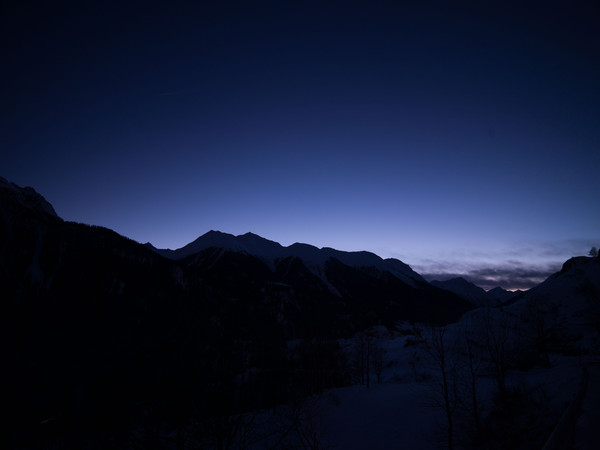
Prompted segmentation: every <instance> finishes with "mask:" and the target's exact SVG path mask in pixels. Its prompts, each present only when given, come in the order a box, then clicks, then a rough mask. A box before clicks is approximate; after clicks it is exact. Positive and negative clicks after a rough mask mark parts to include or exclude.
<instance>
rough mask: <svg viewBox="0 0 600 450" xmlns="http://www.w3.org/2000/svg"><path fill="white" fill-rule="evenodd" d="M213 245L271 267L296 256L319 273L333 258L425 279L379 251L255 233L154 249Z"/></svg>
mask: <svg viewBox="0 0 600 450" xmlns="http://www.w3.org/2000/svg"><path fill="white" fill-rule="evenodd" d="M146 245H147V246H148V247H149V248H154V247H153V246H152V245H151V244H146ZM211 247H216V248H224V249H227V250H231V251H234V252H240V253H246V254H248V255H252V256H256V257H259V258H261V259H262V260H263V261H265V262H266V263H267V264H268V265H270V266H272V265H273V263H274V262H275V261H276V260H278V259H283V258H288V257H296V258H299V259H301V260H302V261H303V262H304V263H305V264H306V266H307V267H308V268H310V269H311V270H312V271H313V272H315V273H319V274H320V273H322V270H321V268H322V267H323V265H324V264H325V262H326V261H328V260H330V259H331V258H334V259H336V260H338V261H340V262H341V263H343V264H346V265H348V266H351V267H356V268H364V267H374V268H376V269H378V270H380V271H387V272H389V273H391V274H392V275H394V276H395V277H397V278H399V279H400V280H402V281H403V282H405V283H408V284H410V285H413V286H414V285H415V283H416V282H425V280H424V279H423V278H422V277H421V276H420V275H419V274H418V273H416V272H415V271H413V270H412V269H411V268H410V267H409V266H408V265H407V264H404V263H403V262H402V261H399V260H397V259H394V258H389V259H382V258H381V257H379V256H377V255H376V254H374V253H371V252H367V251H360V252H345V251H341V250H335V249H333V248H329V247H323V248H318V247H315V246H313V245H309V244H302V243H295V244H292V245H290V246H288V247H284V246H282V245H281V244H279V243H277V242H274V241H270V240H268V239H265V238H263V237H261V236H258V235H256V234H254V233H246V234H243V235H239V236H234V235H233V234H228V233H222V232H220V231H209V232H208V233H206V234H204V235H202V236H200V237H199V238H198V239H196V240H195V241H193V242H191V243H189V244H187V245H186V246H184V247H182V248H180V249H177V250H163V249H156V250H155V251H156V252H158V253H159V254H161V255H163V256H165V257H167V258H169V259H182V258H186V257H188V256H191V255H194V254H196V253H198V252H201V251H203V250H206V249H208V248H211Z"/></svg>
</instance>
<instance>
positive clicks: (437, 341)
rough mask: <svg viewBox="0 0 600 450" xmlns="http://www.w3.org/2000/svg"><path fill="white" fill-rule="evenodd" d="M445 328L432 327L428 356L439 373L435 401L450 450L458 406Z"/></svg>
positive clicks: (454, 375) (455, 374)
mask: <svg viewBox="0 0 600 450" xmlns="http://www.w3.org/2000/svg"><path fill="white" fill-rule="evenodd" d="M446 331H447V329H446V327H442V326H432V328H431V341H430V346H429V354H430V356H431V358H432V360H433V362H434V364H435V366H436V368H437V370H438V371H439V375H440V379H439V383H438V384H437V385H436V386H435V389H436V394H438V397H439V399H438V400H436V403H437V402H439V403H437V404H438V405H439V406H441V407H442V409H443V410H444V413H445V416H446V420H447V430H446V431H447V434H446V439H447V445H448V448H449V449H450V450H452V449H453V448H454V412H455V411H456V407H457V404H458V390H457V388H458V387H457V373H456V365H455V364H456V361H455V359H454V355H453V354H452V348H451V345H450V343H449V342H448V339H447V337H446Z"/></svg>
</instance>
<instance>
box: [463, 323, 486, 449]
mask: <svg viewBox="0 0 600 450" xmlns="http://www.w3.org/2000/svg"><path fill="white" fill-rule="evenodd" d="M479 335H480V333H478V330H477V325H476V324H475V322H474V321H473V320H471V318H470V317H469V318H465V319H464V322H463V328H462V333H461V341H462V342H461V344H462V351H463V353H464V355H465V360H466V364H465V367H466V373H465V374H464V375H465V377H464V379H465V385H466V387H467V391H468V394H469V395H468V396H467V398H469V399H470V400H469V401H465V405H466V409H467V411H468V413H469V414H468V415H470V416H471V418H472V421H473V426H474V428H475V436H476V439H479V438H480V437H481V435H482V427H481V413H480V406H479V395H478V389H477V384H478V377H479V372H480V369H481V366H482V363H483V357H482V356H483V355H482V348H481V345H480V344H479V342H478V339H477V338H478V336H479Z"/></svg>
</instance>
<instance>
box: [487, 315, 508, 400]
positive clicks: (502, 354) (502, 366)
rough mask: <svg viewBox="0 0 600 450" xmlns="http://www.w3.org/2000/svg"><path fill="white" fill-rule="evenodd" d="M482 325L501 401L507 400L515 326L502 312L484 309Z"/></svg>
mask: <svg viewBox="0 0 600 450" xmlns="http://www.w3.org/2000/svg"><path fill="white" fill-rule="evenodd" d="M481 318H482V323H483V326H484V327H485V329H484V333H483V342H484V345H485V348H486V352H487V356H488V358H489V360H490V362H491V364H492V369H493V371H494V378H495V381H496V387H497V390H498V395H499V397H500V399H505V398H506V373H507V371H508V368H509V360H510V357H511V356H512V355H511V349H510V347H509V346H510V343H511V342H510V340H511V337H512V333H513V329H514V326H513V324H512V319H511V317H510V316H509V315H508V314H507V313H505V312H504V311H502V310H492V309H491V308H483V309H482V317H481Z"/></svg>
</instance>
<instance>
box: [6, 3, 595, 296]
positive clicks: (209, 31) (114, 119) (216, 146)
mask: <svg viewBox="0 0 600 450" xmlns="http://www.w3.org/2000/svg"><path fill="white" fill-rule="evenodd" d="M15 3H21V2H15ZM87 3H95V6H90V5H87ZM121 3H127V5H126V6H124V5H122V4H121ZM187 3H192V2H187ZM198 3H199V4H200V6H198V5H197V6H193V7H192V6H189V4H188V5H186V4H180V5H177V4H176V3H173V2H165V3H164V4H163V5H162V6H161V5H160V4H158V3H153V2H118V3H114V4H112V3H110V2H77V3H74V4H72V5H67V4H66V3H61V2H44V3H43V4H42V5H41V6H39V7H33V6H31V5H30V6H23V5H20V4H19V5H14V6H12V7H8V9H7V7H6V6H3V7H2V8H3V10H2V12H1V13H0V21H1V22H2V25H1V34H2V35H1V38H2V39H1V43H0V45H1V57H2V64H1V65H2V69H0V70H1V80H0V81H1V92H2V94H1V95H2V101H1V102H0V103H1V104H0V148H1V154H0V176H3V177H5V178H7V179H8V180H9V181H12V182H15V183H17V184H19V185H21V186H24V185H30V186H33V187H34V188H35V189H36V190H38V191H39V192H40V193H42V194H43V195H44V196H45V197H46V199H47V200H48V201H50V202H51V203H52V204H53V205H54V207H55V209H56V211H57V213H58V214H59V215H60V216H61V217H63V218H65V219H67V220H74V221H78V222H85V223H92V224H97V225H103V226H106V227H109V228H112V229H114V230H115V231H117V232H119V233H121V234H123V235H125V236H128V237H130V238H132V239H135V240H137V241H139V242H146V241H150V242H152V243H153V244H154V245H156V246H157V247H162V248H165V247H169V248H178V247H181V246H183V245H185V244H187V243H188V242H190V241H192V240H194V239H195V238H196V237H198V236H199V235H201V234H203V233H205V232H206V231H208V230H211V229H215V230H220V231H224V232H228V233H233V234H242V233H245V232H247V231H252V232H254V233H256V234H259V235H261V236H263V237H266V238H268V239H271V240H275V241H278V242H280V243H281V244H283V245H290V244H292V243H294V242H297V241H299V242H306V243H311V244H313V245H316V246H319V247H321V246H329V247H334V248H337V249H340V250H370V251H373V252H375V253H377V254H378V255H380V256H382V257H396V258H399V259H401V260H402V261H404V262H406V263H408V264H410V265H411V266H412V267H413V268H414V269H415V270H417V271H418V272H420V273H422V274H424V275H426V276H427V274H434V275H435V276H436V277H437V278H443V277H444V276H443V275H439V274H460V275H463V276H464V275H466V277H467V278H469V279H471V280H472V281H474V282H477V283H478V284H480V285H481V286H483V287H485V288H489V287H493V286H495V285H498V284H500V285H502V286H503V287H505V288H527V287H530V286H531V285H532V284H535V283H537V282H539V281H541V280H542V279H543V278H545V277H546V276H547V275H548V273H549V272H552V271H554V270H556V269H558V268H559V267H560V264H561V263H562V262H564V260H566V259H567V258H569V257H570V256H573V255H577V254H587V251H588V250H589V248H590V247H591V246H592V245H596V246H599V245H600V207H599V205H600V202H599V199H600V195H599V193H600V177H599V169H600V27H599V26H598V23H600V14H599V11H598V10H597V9H590V7H589V6H588V9H586V8H584V7H581V6H577V7H575V6H574V4H573V3H571V2H556V3H553V2H543V3H539V4H536V5H534V4H530V5H528V6H523V5H521V4H516V5H515V6H510V4H509V3H507V2H498V3H497V4H494V5H491V6H490V5H487V3H489V2H473V3H471V4H470V3H467V2H432V3H431V2H430V3H427V2H422V1H419V2H387V3H384V2H373V1H371V2H364V3H356V2H314V3H313V2H286V1H284V2H273V3H264V2H258V3H257V2H243V3H242V2H240V3H232V2H214V3H215V5H213V6H207V4H206V2H198ZM481 3H484V4H486V5H481ZM590 3H591V2H590ZM595 8H597V7H595ZM445 277H446V278H447V277H448V276H447V275H446V276H445Z"/></svg>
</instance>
